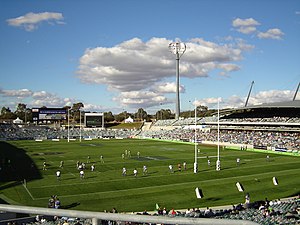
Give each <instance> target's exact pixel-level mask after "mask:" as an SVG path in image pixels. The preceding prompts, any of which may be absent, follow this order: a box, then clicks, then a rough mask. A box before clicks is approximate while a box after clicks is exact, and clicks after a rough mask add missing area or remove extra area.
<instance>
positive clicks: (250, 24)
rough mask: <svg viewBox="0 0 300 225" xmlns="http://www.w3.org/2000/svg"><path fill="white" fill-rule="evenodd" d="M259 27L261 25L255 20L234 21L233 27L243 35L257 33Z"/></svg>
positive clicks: (238, 19)
mask: <svg viewBox="0 0 300 225" xmlns="http://www.w3.org/2000/svg"><path fill="white" fill-rule="evenodd" d="M259 25H260V23H259V22H257V21H256V20H255V19H253V18H248V19H240V18H237V19H234V20H233V21H232V26H233V27H235V28H236V29H237V31H238V32H241V33H243V34H251V33H254V32H256V27H257V26H259Z"/></svg>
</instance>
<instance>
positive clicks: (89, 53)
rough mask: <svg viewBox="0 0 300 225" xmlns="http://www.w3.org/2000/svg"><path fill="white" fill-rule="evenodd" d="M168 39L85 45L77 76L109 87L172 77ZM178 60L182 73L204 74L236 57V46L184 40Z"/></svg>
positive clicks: (141, 85) (135, 86)
mask: <svg viewBox="0 0 300 225" xmlns="http://www.w3.org/2000/svg"><path fill="white" fill-rule="evenodd" d="M170 42H171V40H167V39H165V38H152V39H150V40H149V41H147V42H142V41H141V40H140V39H138V38H134V39H131V40H129V41H126V42H124V43H121V44H119V45H116V46H114V47H111V48H103V47H97V48H94V49H87V50H86V51H85V53H84V55H83V56H82V57H81V58H80V65H79V69H78V77H79V79H80V80H81V81H82V82H84V83H94V84H95V83H96V84H104V85H107V87H108V89H109V90H117V91H132V90H134V91H138V90H145V89H151V87H152V88H153V87H154V86H156V85H157V83H159V82H162V81H164V80H165V79H166V78H169V77H175V72H176V71H175V68H176V67H175V56H174V55H173V54H171V53H170V52H169V50H168V44H169V43H170ZM186 45H187V50H186V52H185V54H184V55H183V56H182V57H181V60H180V76H181V77H189V78H195V77H207V76H208V75H209V72H210V71H212V70H214V69H217V68H219V66H218V64H220V63H225V62H233V61H239V60H241V59H242V50H241V49H239V48H238V47H237V46H230V45H218V44H216V43H213V42H207V41H204V40H203V39H192V40H190V42H187V43H186Z"/></svg>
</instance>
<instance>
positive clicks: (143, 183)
mask: <svg viewBox="0 0 300 225" xmlns="http://www.w3.org/2000/svg"><path fill="white" fill-rule="evenodd" d="M198 147H199V149H200V153H199V155H198V156H199V158H198V164H199V171H198V173H197V174H194V173H193V163H194V145H191V144H183V143H174V142H164V141H154V140H138V139H123V140H117V139H110V140H92V141H82V142H79V141H78V140H77V141H70V142H69V143H68V142H67V141H66V140H60V141H59V142H55V141H43V142H36V141H32V140H31V141H9V142H0V156H1V160H2V167H3V168H2V170H1V172H2V173H0V174H1V175H2V179H1V181H0V200H1V199H2V201H5V202H9V203H12V204H20V205H28V206H39V207H47V203H48V199H49V198H50V196H51V195H57V196H58V197H59V198H60V200H61V203H62V207H63V208H72V209H76V210H88V211H104V210H108V211H110V210H111V209H112V208H113V207H115V208H117V210H118V211H121V212H132V211H134V212H137V211H143V210H148V211H153V210H154V209H155V204H156V203H157V204H159V205H160V206H161V207H166V208H167V209H171V208H175V209H186V208H193V207H206V206H209V207H212V206H220V205H229V204H237V203H243V202H244V199H245V198H244V196H245V194H246V193H249V194H250V197H251V201H256V200H264V199H265V198H268V199H276V198H284V197H289V196H294V195H297V194H299V193H300V188H299V187H300V179H299V175H300V167H299V166H300V157H291V156H284V155H276V154H269V155H270V160H269V161H266V155H267V153H255V152H250V151H238V150H228V149H223V148H221V149H220V155H221V158H220V159H221V170H220V171H216V168H215V162H216V154H217V148H216V147H215V146H213V147H212V146H202V145H199V146H198ZM125 150H130V152H131V158H129V157H125V159H122V154H125ZM138 152H140V156H139V157H138V156H137V153H138ZM101 155H102V156H103V159H104V163H101V161H100V156H101ZM88 156H90V162H88ZM207 158H209V159H210V161H211V166H208V163H207ZM237 158H240V159H241V162H240V165H239V166H237V165H236V159H237ZM44 161H45V162H46V163H47V170H43V162H44ZM60 161H64V167H63V168H61V169H60V168H59V165H60ZM77 161H81V162H84V163H86V168H87V169H86V170H85V179H80V177H79V171H78V169H77V168H76V162H77ZM184 161H186V163H187V170H184V169H183V168H182V171H181V172H180V171H178V168H177V165H178V163H180V164H182V163H183V162H184ZM92 164H95V167H96V168H95V171H93V172H92V171H91V170H90V166H91V165H92ZM170 164H172V165H173V167H174V173H170V171H169V168H168V166H169V165H170ZM143 165H146V166H147V168H148V174H147V175H143V172H142V168H143ZM4 167H5V168H4ZM123 167H126V169H127V176H122V168H123ZM134 168H137V170H138V176H137V177H134V176H133V170H134ZM58 169H60V170H61V180H60V181H58V180H57V178H56V174H55V172H56V171H57V170H58ZM273 177H276V178H277V179H278V185H277V186H275V185H274V184H273V182H272V178H273ZM24 179H26V181H27V182H26V185H24V184H23V181H24ZM236 182H240V183H241V184H242V185H243V187H244V189H245V191H244V192H239V191H238V190H237V188H236V185H235V184H236ZM196 187H199V188H200V189H202V191H203V194H204V197H203V198H201V199H197V198H196V194H195V188H196Z"/></svg>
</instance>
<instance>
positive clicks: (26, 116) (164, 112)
mask: <svg viewBox="0 0 300 225" xmlns="http://www.w3.org/2000/svg"><path fill="white" fill-rule="evenodd" d="M41 108H47V107H46V106H44V107H41ZM63 108H65V109H67V110H69V115H70V120H72V121H74V122H79V121H80V116H81V117H82V118H81V119H83V116H84V113H87V112H91V111H84V110H83V108H84V105H83V103H81V102H78V103H74V104H73V106H72V107H70V106H64V107H63ZM83 111H84V112H83ZM196 112H197V117H204V116H209V115H211V114H212V113H214V112H215V110H208V108H207V107H206V106H198V107H197V109H196ZM129 116H130V117H131V118H132V119H133V120H134V121H135V122H141V121H152V120H166V119H174V118H175V114H174V113H172V111H171V109H160V110H158V111H157V112H156V113H155V114H154V115H150V114H148V113H147V112H146V111H145V110H144V109H143V108H139V109H138V110H137V111H136V112H133V113H131V112H127V111H123V112H121V113H118V114H113V113H112V112H111V111H109V112H104V121H105V123H109V122H122V121H124V120H125V119H126V118H128V117H129ZM194 116H195V110H191V111H184V112H181V113H180V117H183V118H188V117H194ZM16 118H19V119H21V120H23V121H24V122H25V123H27V122H33V121H32V110H31V108H27V106H26V104H24V103H19V104H18V105H17V108H16V110H15V111H12V110H11V109H10V108H9V107H2V109H1V114H0V119H1V121H8V120H14V119H16Z"/></svg>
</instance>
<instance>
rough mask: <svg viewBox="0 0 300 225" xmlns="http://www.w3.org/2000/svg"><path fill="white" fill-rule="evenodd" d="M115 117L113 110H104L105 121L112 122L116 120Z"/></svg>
mask: <svg viewBox="0 0 300 225" xmlns="http://www.w3.org/2000/svg"><path fill="white" fill-rule="evenodd" d="M114 120H115V118H114V115H113V114H112V112H110V111H109V112H104V121H105V122H112V121H114Z"/></svg>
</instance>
